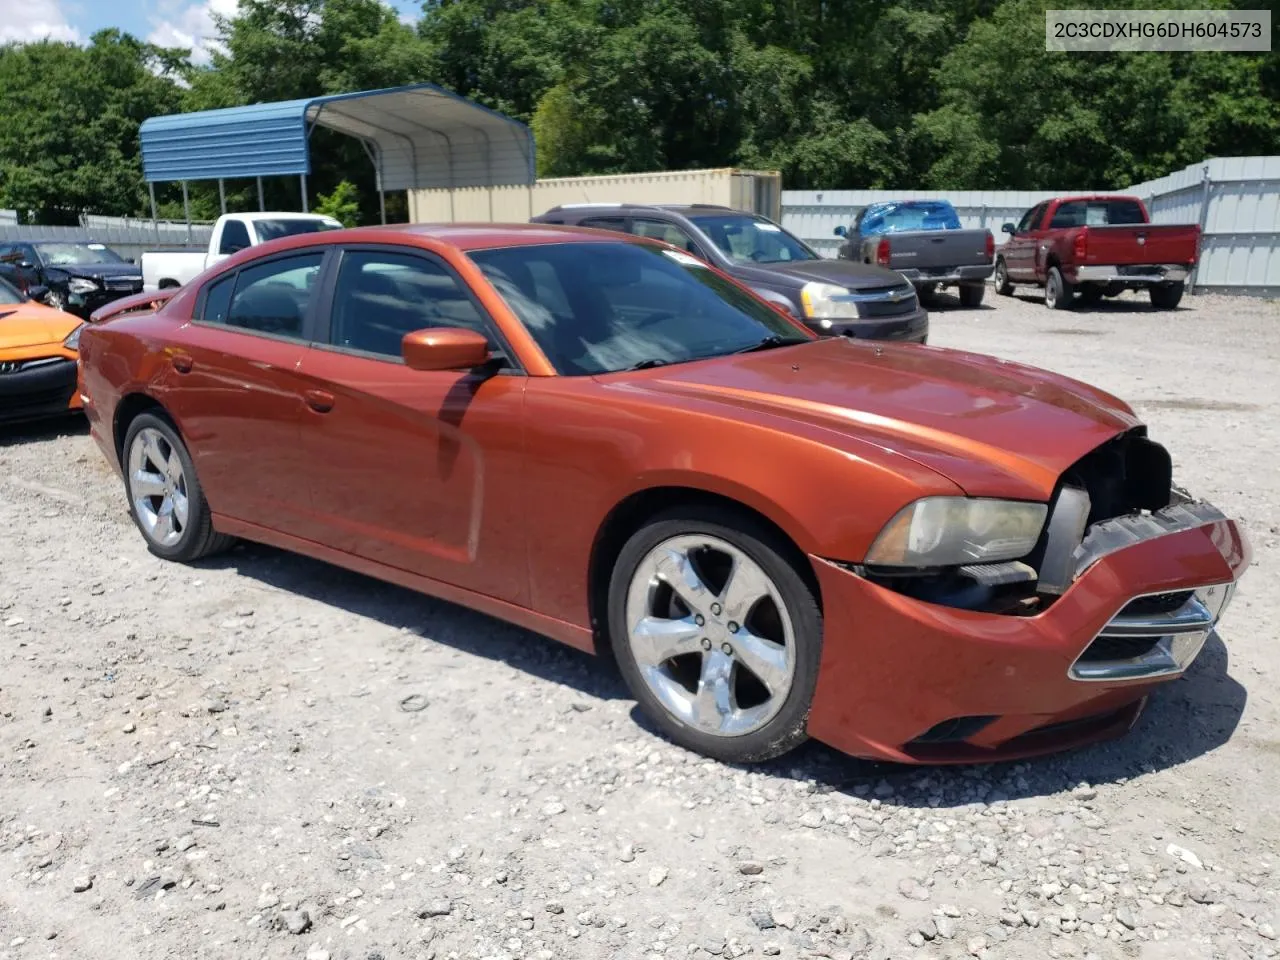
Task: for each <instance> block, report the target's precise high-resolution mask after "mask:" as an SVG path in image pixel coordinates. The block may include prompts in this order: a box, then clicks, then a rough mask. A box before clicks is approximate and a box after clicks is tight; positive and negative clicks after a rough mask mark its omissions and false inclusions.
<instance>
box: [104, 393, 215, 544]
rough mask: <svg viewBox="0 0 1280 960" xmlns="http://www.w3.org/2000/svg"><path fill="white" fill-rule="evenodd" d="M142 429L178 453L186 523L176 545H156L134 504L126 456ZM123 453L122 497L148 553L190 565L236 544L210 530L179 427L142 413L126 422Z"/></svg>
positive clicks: (210, 520)
mask: <svg viewBox="0 0 1280 960" xmlns="http://www.w3.org/2000/svg"><path fill="white" fill-rule="evenodd" d="M143 430H154V431H156V432H157V433H159V434H160V435H161V437H163V438H164V440H165V442H166V443H167V444H168V446H169V447H170V449H171V450H172V451H173V452H174V453H176V454H177V456H178V459H179V461H181V464H182V472H183V480H184V486H185V490H186V498H187V522H186V524H185V526H184V527H183V529H182V531H181V535H180V536H179V538H178V540H177V542H176V543H172V544H162V543H159V542H157V541H156V540H155V539H154V538H153V537H152V535H151V534H150V533H149V532H148V530H147V527H146V524H145V523H144V521H143V519H142V518H141V517H140V516H139V513H138V505H137V501H138V500H139V499H140V498H139V497H135V495H134V478H133V476H132V472H131V470H130V469H129V457H130V451H131V450H132V449H133V444H134V440H135V439H136V438H137V437H138V434H140V433H141V432H142V431H143ZM122 451H123V453H122V455H121V460H122V467H123V472H124V487H125V496H126V498H127V499H128V503H129V516H131V517H132V518H133V522H134V525H135V526H137V528H138V532H139V533H141V534H142V539H143V540H145V541H146V544H147V549H148V550H150V551H151V552H152V553H154V554H155V555H156V556H157V557H161V558H163V559H165V560H174V561H177V562H179V563H190V562H191V561H193V560H199V559H200V558H202V557H207V556H211V555H212V554H215V553H220V552H221V551H223V550H227V549H228V548H230V547H231V545H232V544H234V543H235V537H229V536H226V535H225V534H221V533H218V532H217V531H215V530H214V529H213V517H212V514H211V513H210V510H209V502H208V501H207V500H206V499H205V497H204V490H203V489H202V488H201V487H200V480H199V478H198V477H197V476H196V468H195V464H194V463H193V462H192V460H191V454H190V453H188V452H187V445H186V444H185V443H183V442H182V436H181V434H179V433H178V428H177V427H175V426H174V425H173V423H172V422H171V421H170V420H169V418H168V417H166V416H164V415H163V414H160V413H141V414H139V415H138V416H136V417H134V418H133V420H132V421H131V422H130V423H129V429H128V430H127V431H125V437H124V445H123V447H122Z"/></svg>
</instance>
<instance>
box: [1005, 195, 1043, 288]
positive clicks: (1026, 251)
mask: <svg viewBox="0 0 1280 960" xmlns="http://www.w3.org/2000/svg"><path fill="white" fill-rule="evenodd" d="M1045 207H1046V204H1043V203H1041V204H1039V205H1037V206H1035V207H1032V208H1031V209H1030V210H1028V211H1027V212H1026V213H1024V214H1023V215H1022V219H1021V220H1020V221H1018V225H1017V226H1016V227H1015V228H1014V231H1013V235H1012V236H1011V237H1009V239H1008V240H1006V241H1005V243H1004V246H1002V247H1001V248H1000V250H999V254H1000V256H1002V257H1004V265H1005V269H1007V270H1008V271H1009V277H1010V279H1013V280H1018V281H1021V282H1023V283H1026V282H1028V281H1031V280H1035V278H1036V243H1037V242H1038V234H1037V233H1036V232H1035V231H1036V228H1037V227H1038V226H1039V225H1040V221H1041V220H1043V219H1044V211H1045Z"/></svg>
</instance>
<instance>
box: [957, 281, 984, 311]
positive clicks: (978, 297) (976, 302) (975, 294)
mask: <svg viewBox="0 0 1280 960" xmlns="http://www.w3.org/2000/svg"><path fill="white" fill-rule="evenodd" d="M986 292H987V285H986V284H985V283H967V284H964V285H963V286H962V287H961V288H960V306H962V307H969V308H970V309H972V308H973V307H977V306H980V305H981V303H982V298H983V296H984V295H985V294H986Z"/></svg>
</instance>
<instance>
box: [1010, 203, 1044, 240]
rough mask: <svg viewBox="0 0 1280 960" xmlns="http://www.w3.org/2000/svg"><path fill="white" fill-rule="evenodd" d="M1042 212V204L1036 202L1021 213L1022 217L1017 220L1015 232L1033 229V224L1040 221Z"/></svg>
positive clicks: (1025, 231)
mask: <svg viewBox="0 0 1280 960" xmlns="http://www.w3.org/2000/svg"><path fill="white" fill-rule="evenodd" d="M1043 214H1044V204H1043V203H1041V204H1038V205H1037V206H1034V207H1032V208H1031V209H1030V210H1028V211H1027V212H1026V213H1024V214H1023V215H1022V219H1021V220H1020V221H1018V228H1017V230H1016V232H1017V233H1027V232H1028V231H1030V230H1034V229H1035V225H1036V224H1038V223H1039V222H1040V218H1041V216H1042V215H1043Z"/></svg>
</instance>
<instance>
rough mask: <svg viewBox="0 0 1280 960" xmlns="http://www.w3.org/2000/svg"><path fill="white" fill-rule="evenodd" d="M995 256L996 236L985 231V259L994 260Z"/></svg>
mask: <svg viewBox="0 0 1280 960" xmlns="http://www.w3.org/2000/svg"><path fill="white" fill-rule="evenodd" d="M995 257H996V238H995V237H993V236H992V235H991V233H990V232H989V231H988V233H987V259H988V260H994V259H995Z"/></svg>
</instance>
